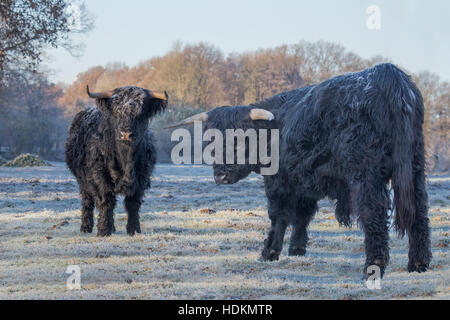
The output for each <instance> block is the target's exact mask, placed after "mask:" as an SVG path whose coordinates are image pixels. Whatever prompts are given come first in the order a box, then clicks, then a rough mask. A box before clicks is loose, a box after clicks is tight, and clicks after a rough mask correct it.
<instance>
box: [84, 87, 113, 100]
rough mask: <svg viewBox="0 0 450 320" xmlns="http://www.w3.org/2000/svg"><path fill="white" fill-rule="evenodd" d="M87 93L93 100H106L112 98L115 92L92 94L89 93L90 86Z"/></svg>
mask: <svg viewBox="0 0 450 320" xmlns="http://www.w3.org/2000/svg"><path fill="white" fill-rule="evenodd" d="M86 92H87V94H88V96H89V98H92V99H106V98H111V97H112V96H113V92H112V91H106V92H90V91H89V86H86Z"/></svg>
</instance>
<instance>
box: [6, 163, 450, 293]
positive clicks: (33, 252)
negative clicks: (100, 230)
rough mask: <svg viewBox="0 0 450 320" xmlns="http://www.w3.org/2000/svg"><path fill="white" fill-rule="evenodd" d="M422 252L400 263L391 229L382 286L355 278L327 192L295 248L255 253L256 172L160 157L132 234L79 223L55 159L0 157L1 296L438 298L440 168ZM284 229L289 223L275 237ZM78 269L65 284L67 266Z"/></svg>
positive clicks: (350, 232) (73, 188)
mask: <svg viewBox="0 0 450 320" xmlns="http://www.w3.org/2000/svg"><path fill="white" fill-rule="evenodd" d="M428 192H429V196H430V220H431V226H432V251H433V256H434V258H433V262H432V264H431V267H430V270H429V271H428V272H426V273H424V274H417V273H413V274H409V273H407V272H406V266H407V248H408V246H407V239H406V238H405V239H398V238H397V237H396V235H395V234H393V233H392V234H391V263H390V265H389V267H388V269H387V270H386V276H385V278H384V279H383V280H382V283H381V285H382V289H381V290H369V289H367V288H366V286H365V284H364V283H363V282H362V281H361V275H362V266H363V263H364V249H363V237H362V233H361V232H360V231H359V229H358V228H356V227H354V228H353V229H346V228H342V227H339V225H338V223H337V222H336V220H335V219H334V209H333V206H332V204H331V203H330V202H329V201H321V203H320V212H319V213H318V214H317V216H316V218H315V219H314V221H313V222H312V224H311V226H310V242H309V246H308V252H307V254H306V256H305V257H288V256H287V244H286V245H285V248H284V250H283V253H282V256H281V257H280V261H278V262H260V261H258V258H259V254H260V251H261V249H262V243H263V240H264V238H265V235H266V232H267V229H268V227H269V219H268V217H267V211H266V200H265V197H264V190H263V185H262V179H261V178H260V177H258V176H256V175H252V176H250V177H249V178H248V179H246V180H245V181H241V182H240V183H238V184H236V185H231V186H216V185H215V184H214V182H213V178H212V169H211V168H208V167H203V166H173V165H159V166H157V169H156V171H155V172H154V179H153V184H152V189H151V191H149V192H148V193H147V195H146V198H145V203H144V205H143V207H142V210H141V223H142V230H143V234H142V235H138V236H135V237H133V238H130V237H128V236H127V235H126V232H125V225H126V214H125V212H124V209H123V205H122V202H121V201H122V199H119V202H118V205H117V209H116V216H115V221H116V229H117V233H116V234H115V235H114V236H112V237H110V238H106V239H99V238H96V237H95V234H93V235H81V234H80V233H79V228H80V198H79V196H78V189H77V185H76V182H75V180H74V178H73V177H72V176H71V175H70V174H69V172H68V170H67V169H66V168H65V165H64V164H61V163H59V164H58V163H55V164H54V166H53V167H42V168H0V298H1V299H123V298H127V299H449V298H450V269H449V252H448V246H449V244H450V238H449V232H450V206H449V203H450V176H449V175H446V176H436V177H430V178H429V188H428ZM285 240H286V242H287V241H288V240H289V232H288V234H287V236H286V238H285ZM69 265H78V266H79V267H80V269H81V290H78V291H69V290H67V287H66V280H67V278H68V277H69V275H68V274H66V273H65V272H66V269H67V267H68V266H69Z"/></svg>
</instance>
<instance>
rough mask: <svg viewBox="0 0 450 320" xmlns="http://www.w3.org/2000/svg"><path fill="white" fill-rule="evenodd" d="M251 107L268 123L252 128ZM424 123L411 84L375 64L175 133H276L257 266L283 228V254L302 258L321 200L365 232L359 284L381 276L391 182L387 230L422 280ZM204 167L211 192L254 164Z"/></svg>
mask: <svg viewBox="0 0 450 320" xmlns="http://www.w3.org/2000/svg"><path fill="white" fill-rule="evenodd" d="M255 108H258V109H265V110H267V111H270V112H271V113H272V114H273V115H274V118H275V120H273V121H264V120H257V121H253V120H252V119H251V117H250V114H251V110H254V109H255ZM270 118H271V117H268V120H270ZM423 119H424V107H423V101H422V96H421V93H420V92H419V90H418V89H417V87H416V86H415V84H414V83H413V82H412V81H411V80H410V78H409V77H408V76H407V75H406V74H405V73H403V72H402V71H401V70H400V69H398V68H397V67H395V66H394V65H392V64H380V65H377V66H375V67H373V68H370V69H367V70H364V71H362V72H356V73H349V74H345V75H342V76H338V77H334V78H332V79H330V80H327V81H324V82H322V83H320V84H318V85H314V86H310V87H305V88H301V89H297V90H293V91H290V92H285V93H281V94H279V95H276V96H274V97H272V98H270V99H267V100H265V101H263V102H261V103H258V104H254V105H250V106H236V107H221V108H217V109H213V110H211V111H209V112H208V113H203V114H199V115H196V116H194V117H191V118H189V119H186V120H185V121H183V122H181V123H178V124H177V125H176V126H178V125H182V124H187V123H192V122H193V121H194V120H202V121H204V125H205V129H209V128H214V129H219V130H222V131H223V130H225V129H232V128H241V129H244V130H247V129H249V128H254V129H259V128H265V129H266V128H277V129H279V130H280V163H279V166H280V169H279V172H278V174H276V175H273V176H265V177H264V182H265V190H266V195H267V198H268V206H269V208H268V211H269V217H270V219H271V222H272V227H271V229H270V231H269V235H268V237H267V239H266V240H265V242H264V249H263V251H262V259H264V260H277V259H278V257H279V255H280V253H281V250H282V245H283V238H284V234H285V231H286V227H287V226H288V225H289V224H291V225H292V226H293V232H292V235H291V239H290V246H289V255H304V254H305V253H306V244H307V241H308V236H307V227H308V224H309V223H310V221H311V220H312V218H313V216H314V214H315V212H316V211H317V201H318V200H320V199H322V198H324V197H330V198H332V199H334V200H337V202H336V210H335V215H336V218H337V220H338V222H339V223H340V224H342V225H345V226H351V224H352V221H353V220H354V219H353V218H357V220H358V222H359V224H360V226H361V227H362V230H363V231H364V233H365V249H366V263H365V268H364V274H365V276H367V274H366V270H367V268H368V267H369V266H371V265H376V266H379V267H380V269H381V272H382V274H383V273H384V269H385V267H386V266H387V264H388V261H389V233H388V229H389V224H390V223H389V216H388V212H389V210H390V209H391V200H390V196H389V190H388V184H389V182H390V181H391V183H392V187H393V190H394V201H393V202H394V207H395V212H396V213H395V218H394V225H395V228H396V230H397V231H398V233H399V234H400V235H402V236H403V235H404V234H405V232H406V233H407V234H408V237H409V264H408V271H409V272H413V271H418V272H424V271H426V270H427V268H428V266H429V263H430V260H431V251H430V231H429V220H428V217H427V214H428V213H427V210H428V209H427V192H426V189H425V173H424V165H425V160H424V137H423V133H422V126H423ZM246 163H249V162H248V161H247V162H246ZM213 168H214V175H215V179H216V182H217V183H218V184H230V183H235V182H237V181H239V180H240V179H243V178H245V177H247V176H248V175H249V174H250V173H251V172H252V171H254V172H257V173H258V172H259V170H260V167H259V166H258V165H228V164H224V165H217V164H216V165H214V166H213Z"/></svg>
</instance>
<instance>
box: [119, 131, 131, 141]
mask: <svg viewBox="0 0 450 320" xmlns="http://www.w3.org/2000/svg"><path fill="white" fill-rule="evenodd" d="M131 138H133V133H132V132H126V131H120V140H122V141H127V142H131Z"/></svg>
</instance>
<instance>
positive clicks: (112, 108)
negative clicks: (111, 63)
mask: <svg viewBox="0 0 450 320" xmlns="http://www.w3.org/2000/svg"><path fill="white" fill-rule="evenodd" d="M166 105H167V103H166V101H163V100H159V99H154V98H152V97H151V96H150V95H149V92H148V91H147V90H144V89H141V88H137V87H122V88H118V89H115V90H114V95H113V97H112V98H108V99H96V107H91V108H88V109H86V110H83V111H81V112H80V113H78V114H77V115H76V116H75V119H74V120H73V123H72V125H71V127H70V131H69V135H68V138H67V142H66V162H67V165H68V167H69V169H70V170H71V171H72V173H73V175H74V176H75V177H76V179H77V182H78V185H79V189H80V194H81V198H82V223H81V232H86V233H91V232H92V229H93V226H94V214H93V212H94V206H96V207H97V209H98V210H99V219H98V223H97V227H98V235H99V236H109V235H111V234H112V233H113V232H114V231H115V229H114V212H113V210H114V207H115V204H116V195H117V194H122V195H124V196H125V200H124V205H125V209H126V211H127V212H128V223H127V233H128V234H129V235H133V234H135V232H138V233H140V232H141V229H140V224H139V208H140V206H141V202H142V198H143V196H144V191H145V190H146V189H147V188H150V177H151V174H152V171H153V167H154V164H155V162H156V151H155V147H154V142H153V135H152V133H151V132H150V130H149V129H148V120H149V118H150V117H152V116H153V115H155V114H156V113H158V112H160V111H161V110H163V109H164V108H165V107H166ZM120 132H128V133H131V135H130V138H131V139H130V141H123V140H121V139H120V138H121V134H120Z"/></svg>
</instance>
